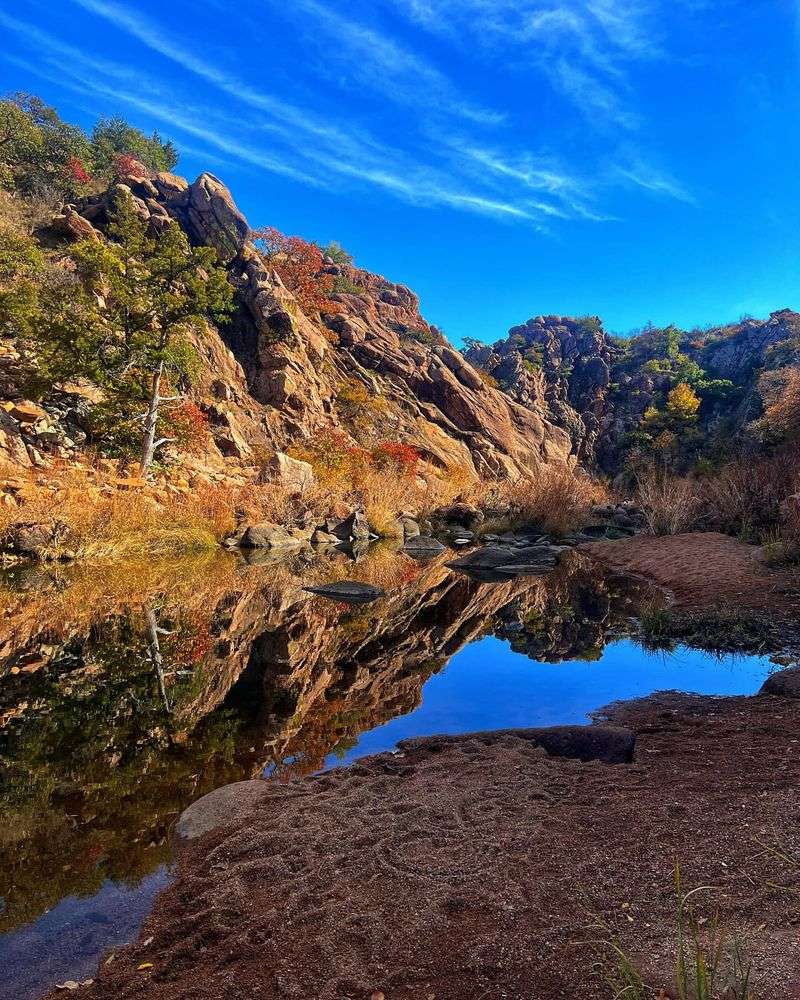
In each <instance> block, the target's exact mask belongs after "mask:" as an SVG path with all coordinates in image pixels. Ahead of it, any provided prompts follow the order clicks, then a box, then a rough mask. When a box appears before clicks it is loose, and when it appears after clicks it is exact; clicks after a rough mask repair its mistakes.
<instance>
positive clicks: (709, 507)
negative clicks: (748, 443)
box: [699, 447, 800, 541]
mask: <svg viewBox="0 0 800 1000" xmlns="http://www.w3.org/2000/svg"><path fill="white" fill-rule="evenodd" d="M799 480H800V449H798V448H797V447H792V448H787V449H783V450H782V451H780V452H778V453H776V454H775V455H772V456H770V457H768V458H761V459H750V460H745V459H740V460H738V461H735V462H729V463H728V464H727V465H725V466H723V467H722V468H721V469H719V470H718V471H717V472H714V473H713V474H711V475H707V476H704V477H703V478H702V479H701V480H700V481H699V496H700V501H701V503H702V506H703V511H704V522H705V524H706V525H707V526H708V527H710V528H713V529H715V530H717V531H725V532H728V533H729V534H734V535H739V536H740V537H742V538H746V539H748V540H749V541H760V540H761V539H762V536H763V535H764V533H765V532H768V531H770V530H771V529H774V527H775V526H776V525H777V524H779V523H780V521H781V520H782V518H783V516H784V513H785V506H786V504H787V501H788V499H789V498H790V497H791V495H792V494H793V493H794V492H796V490H797V489H798V487H800V481H799ZM788 513H789V514H790V515H791V509H789V511H788Z"/></svg>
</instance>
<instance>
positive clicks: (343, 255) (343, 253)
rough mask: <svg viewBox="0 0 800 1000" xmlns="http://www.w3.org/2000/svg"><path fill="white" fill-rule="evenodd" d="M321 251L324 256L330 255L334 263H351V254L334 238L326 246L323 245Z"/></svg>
mask: <svg viewBox="0 0 800 1000" xmlns="http://www.w3.org/2000/svg"><path fill="white" fill-rule="evenodd" d="M322 253H323V255H324V256H325V257H330V259H331V260H332V261H333V263H334V264H352V263H353V255H352V254H351V253H348V252H347V250H345V248H344V247H343V246H342V245H341V243H337V242H336V240H331V242H330V243H329V244H328V245H327V246H326V247H323V248H322Z"/></svg>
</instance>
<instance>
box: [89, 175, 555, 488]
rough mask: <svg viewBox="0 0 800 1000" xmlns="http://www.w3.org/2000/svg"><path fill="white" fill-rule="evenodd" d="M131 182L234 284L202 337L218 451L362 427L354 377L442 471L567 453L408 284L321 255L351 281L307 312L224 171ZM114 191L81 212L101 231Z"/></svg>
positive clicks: (535, 461)
mask: <svg viewBox="0 0 800 1000" xmlns="http://www.w3.org/2000/svg"><path fill="white" fill-rule="evenodd" d="M125 181H126V183H125V184H124V188H125V190H126V192H129V193H130V194H131V196H132V197H133V199H134V204H135V206H136V208H137V210H138V211H139V212H140V214H141V215H142V216H143V217H146V218H149V220H150V224H151V227H152V228H153V230H155V231H157V230H158V229H159V228H161V227H163V225H164V223H165V221H168V220H169V219H170V218H172V219H176V220H177V221H178V222H179V223H180V225H181V226H182V227H183V228H184V229H185V231H186V232H187V234H188V235H189V237H190V239H191V240H192V241H193V242H195V243H198V244H207V245H210V246H213V247H215V248H216V249H217V250H218V252H219V254H220V258H221V259H222V260H223V261H224V262H225V263H226V265H227V267H228V271H229V273H230V276H231V280H232V281H233V282H234V284H235V285H236V288H237V296H236V302H237V308H236V312H235V314H234V316H233V317H232V319H231V322H230V323H228V324H226V325H225V326H224V327H223V328H221V329H220V330H219V331H217V330H209V331H208V334H207V335H206V336H205V337H204V338H202V340H203V342H202V343H200V344H198V348H199V350H200V352H201V354H202V355H203V357H204V360H205V362H206V365H205V369H206V370H205V371H204V372H202V373H201V374H200V376H199V379H200V383H201V389H202V394H203V396H205V397H206V399H207V403H206V405H207V407H208V408H209V409H210V416H211V429H212V433H213V434H214V438H215V441H216V447H217V450H218V451H219V453H220V455H221V456H222V458H224V459H227V460H234V461H236V460H238V459H245V460H246V459H248V458H251V457H252V454H253V453H254V452H259V451H263V450H264V448H275V449H278V450H285V449H286V448H287V447H288V446H289V445H290V444H291V443H292V442H297V441H298V440H302V439H306V438H309V437H312V436H313V435H315V434H318V433H320V432H321V431H323V430H325V429H326V428H331V427H333V428H337V429H341V430H343V431H344V432H345V433H348V434H353V435H354V436H355V437H358V436H359V433H363V432H364V431H365V430H366V428H364V427H363V426H358V424H359V422H360V421H361V422H362V423H363V420H364V419H366V418H364V417H363V416H362V415H359V414H353V413H347V412H345V410H344V409H343V408H342V407H341V406H338V405H337V397H338V394H339V392H340V390H341V388H342V386H343V385H344V384H347V383H352V381H353V380H355V381H356V382H358V383H360V384H361V385H362V386H364V387H365V388H366V390H367V392H368V393H369V395H370V396H371V397H372V398H380V399H381V400H383V408H382V411H381V427H382V430H383V433H384V434H385V435H390V436H391V438H392V439H393V440H398V441H403V442H406V443H408V444H411V445H413V446H414V447H416V448H417V449H418V450H419V451H420V452H421V454H422V455H423V457H424V458H426V459H427V460H428V461H429V462H430V463H432V464H433V465H434V466H435V467H438V468H441V469H454V470H456V469H457V470H460V471H461V472H463V473H466V474H467V475H468V476H471V477H473V478H477V477H481V478H488V479H504V478H508V477H512V478H518V477H519V476H520V475H526V474H530V473H531V472H533V471H534V470H535V469H536V468H537V467H538V466H540V465H541V464H542V463H566V462H569V461H570V441H569V438H568V436H567V434H566V433H565V431H564V430H563V429H561V428H560V427H558V426H556V425H555V424H554V423H553V422H552V421H551V420H549V419H548V418H547V417H545V415H544V409H543V407H541V406H538V405H528V403H529V401H526V404H525V405H522V404H520V403H519V402H517V401H515V400H514V399H512V398H510V397H509V396H507V395H505V394H504V393H503V392H501V391H500V390H499V389H498V388H496V387H495V386H494V385H493V384H491V383H490V382H487V380H485V379H484V378H483V377H482V375H481V373H480V371H478V370H477V369H476V368H475V367H473V365H472V364H470V363H469V362H468V361H466V360H465V359H464V357H463V356H462V354H460V353H459V352H458V351H456V350H454V348H453V347H452V346H451V345H450V344H449V343H448V341H447V339H446V338H445V337H444V336H443V334H442V333H441V332H440V331H439V330H437V329H436V328H435V327H434V326H431V325H430V324H429V323H428V322H427V321H426V320H425V319H424V318H423V316H422V315H421V313H420V311H419V300H418V298H417V296H416V295H415V294H414V293H413V292H412V291H410V290H409V289H408V288H406V287H405V286H404V285H401V284H396V283H393V282H391V281H388V280H387V279H385V278H383V277H381V276H380V275H376V274H372V273H370V272H368V271H364V270H361V269H359V268H356V267H352V266H349V265H346V264H334V263H333V262H327V263H326V264H325V266H324V272H325V274H326V275H327V276H329V277H332V278H334V279H338V281H339V287H344V288H347V289H350V291H348V292H346V293H344V292H343V293H335V294H333V295H331V297H330V299H331V313H330V314H324V315H323V316H322V317H321V318H320V317H317V316H307V315H305V314H304V313H303V311H302V309H301V307H300V305H299V304H298V301H297V300H296V299H295V297H294V295H293V294H292V293H291V292H290V291H288V290H287V288H286V287H284V285H283V283H282V282H281V280H280V278H279V277H278V275H277V273H276V272H275V270H274V269H273V268H272V267H270V266H269V265H268V264H267V263H265V261H264V259H263V258H262V257H261V256H260V254H259V253H258V252H257V251H256V249H255V247H254V245H253V243H251V242H250V239H249V236H250V229H249V226H248V223H247V220H246V219H245V218H244V216H243V215H242V213H241V212H240V211H239V209H238V208H237V207H236V204H235V202H234V200H233V197H232V195H231V193H230V191H228V189H227V188H226V187H225V185H224V184H223V183H222V182H221V181H220V180H218V179H217V178H216V177H214V176H213V175H211V174H202V175H201V176H200V177H198V179H197V180H196V181H195V182H194V183H193V184H188V183H187V182H186V181H185V180H183V178H180V177H176V176H175V175H173V174H157V175H156V176H154V177H152V178H137V177H128V178H125ZM118 191H119V185H117V186H115V187H112V189H111V190H110V191H108V192H107V193H105V194H104V195H102V196H100V197H98V198H95V199H93V200H91V201H90V202H88V203H87V204H85V205H84V206H82V208H81V211H82V213H83V216H82V217H83V218H85V219H86V220H88V221H90V222H91V223H92V225H93V226H96V227H97V228H98V231H100V232H102V229H103V227H104V226H105V224H106V222H107V218H108V211H109V208H110V205H111V203H112V202H113V199H114V197H115V196H116V195H117V193H118ZM218 401H219V402H218Z"/></svg>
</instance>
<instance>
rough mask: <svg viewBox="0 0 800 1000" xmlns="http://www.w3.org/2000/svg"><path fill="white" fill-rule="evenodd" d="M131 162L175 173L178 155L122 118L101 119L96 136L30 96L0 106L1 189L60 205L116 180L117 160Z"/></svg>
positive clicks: (15, 97) (11, 98)
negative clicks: (66, 120) (138, 162)
mask: <svg viewBox="0 0 800 1000" xmlns="http://www.w3.org/2000/svg"><path fill="white" fill-rule="evenodd" d="M120 155H122V156H132V157H134V158H135V159H137V160H139V161H140V162H141V163H143V164H144V165H145V166H146V167H147V168H148V169H150V170H154V171H157V170H172V169H173V167H174V166H175V165H176V164H177V162H178V153H177V150H176V149H175V147H174V146H173V145H172V143H171V142H168V141H164V140H163V139H162V138H161V136H160V135H159V134H158V133H157V132H154V133H153V134H152V135H150V136H146V135H145V134H144V133H143V132H141V131H140V130H139V129H137V128H134V127H133V126H132V125H130V124H129V123H128V122H126V121H125V120H124V119H123V118H120V117H115V118H101V119H100V121H99V122H98V123H97V125H96V126H95V128H94V130H93V132H92V134H91V136H88V135H87V134H86V133H85V132H84V131H83V129H81V128H79V127H78V126H77V125H70V124H68V123H67V122H65V121H62V119H61V118H60V117H59V115H58V113H57V112H56V111H55V109H53V108H51V107H49V106H48V105H47V104H45V103H44V101H42V100H41V99H40V98H38V97H35V96H32V95H30V94H12V95H11V96H9V97H6V98H5V99H4V100H0V187H4V188H6V189H7V190H11V191H15V192H17V193H19V194H21V195H23V196H25V197H37V198H43V199H45V200H47V201H50V202H55V201H57V200H58V199H59V198H70V199H72V198H76V197H79V196H81V195H83V194H86V193H88V192H89V191H90V190H93V189H100V188H102V187H105V186H106V184H107V183H108V182H109V181H110V180H111V178H112V175H113V172H114V167H115V162H116V158H117V157H118V156H120Z"/></svg>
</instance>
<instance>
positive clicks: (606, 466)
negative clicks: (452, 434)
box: [466, 309, 800, 473]
mask: <svg viewBox="0 0 800 1000" xmlns="http://www.w3.org/2000/svg"><path fill="white" fill-rule="evenodd" d="M466 358H467V360H468V361H470V362H472V364H474V365H476V366H478V367H480V368H481V369H482V370H483V371H484V372H486V373H487V374H488V375H490V376H491V377H492V378H494V380H495V381H496V383H497V385H498V386H499V387H500V388H501V389H502V390H503V391H504V392H505V393H506V394H507V395H508V396H509V397H510V398H511V399H513V400H514V401H515V402H517V403H519V404H521V405H523V406H526V407H528V408H530V409H531V410H532V411H535V412H537V413H543V414H544V415H545V416H546V418H547V419H549V420H550V421H551V422H552V423H554V424H556V425H557V426H559V427H561V428H563V429H564V430H565V431H566V432H567V433H568V434H569V437H570V440H571V447H572V453H573V454H574V455H575V456H576V457H577V459H578V460H579V461H580V462H582V463H584V464H586V465H587V466H589V467H593V468H596V469H599V470H600V471H603V472H610V473H615V472H618V471H619V470H620V468H621V466H622V465H623V463H624V461H625V458H626V455H627V453H628V451H629V450H630V448H631V447H633V446H635V445H636V444H637V443H639V442H638V441H637V435H638V434H639V432H640V429H641V427H642V421H643V419H644V416H645V413H646V412H647V410H648V409H649V408H651V407H659V406H663V404H664V401H665V398H666V396H667V393H668V392H669V390H670V389H671V388H673V387H674V386H675V385H676V384H678V383H679V382H682V381H685V382H687V383H688V384H690V385H691V386H692V387H693V390H695V391H696V392H697V394H698V396H699V397H700V400H701V407H700V411H699V423H698V427H699V429H700V431H701V438H702V440H701V441H700V444H699V449H700V450H701V451H702V452H704V453H716V454H720V453H725V452H728V453H731V452H735V451H736V450H741V449H742V448H745V447H758V445H759V441H758V436H757V434H756V433H754V422H755V421H757V419H758V418H759V417H760V416H761V414H762V413H763V408H764V405H763V404H764V398H765V393H764V384H765V379H766V378H768V377H769V376H770V375H771V374H776V373H778V374H779V373H781V372H786V370H787V369H789V368H791V367H794V366H796V365H798V363H800V314H798V313H796V312H792V311H791V310H789V309H783V310H779V311H777V312H773V313H771V314H770V316H769V318H768V319H767V320H757V319H751V318H746V319H743V320H741V321H740V322H739V323H734V324H728V325H726V326H720V327H714V328H710V329H705V330H693V331H682V330H678V329H677V328H674V327H669V328H666V329H656V328H653V327H647V328H645V329H644V330H642V331H641V332H640V333H638V334H636V335H634V336H632V337H630V338H628V339H623V338H620V337H614V336H611V335H609V334H608V333H607V332H606V331H605V330H604V329H603V326H602V322H601V321H600V319H599V318H598V317H583V318H580V319H578V318H573V317H562V316H537V317H535V318H533V319H530V320H528V322H527V323H524V324H522V325H520V326H515V327H512V328H511V330H509V333H508V336H507V337H505V338H503V339H501V340H498V341H497V342H496V343H494V344H492V345H486V346H481V345H478V344H473V345H472V346H471V347H470V349H469V350H468V351H467V352H466Z"/></svg>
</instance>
